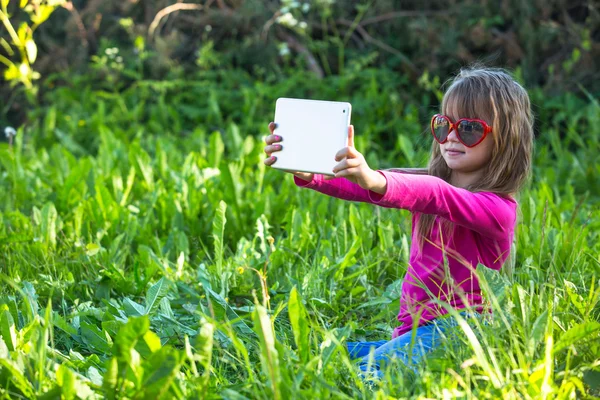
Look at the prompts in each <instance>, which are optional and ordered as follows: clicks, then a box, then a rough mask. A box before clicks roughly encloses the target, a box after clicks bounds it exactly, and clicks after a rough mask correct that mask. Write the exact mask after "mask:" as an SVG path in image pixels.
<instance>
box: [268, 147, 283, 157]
mask: <svg viewBox="0 0 600 400" xmlns="http://www.w3.org/2000/svg"><path fill="white" fill-rule="evenodd" d="M281 149H283V147H282V146H281V145H280V144H273V145H268V146H265V149H264V150H265V153H267V155H268V156H270V155H271V153H275V152H276V151H281Z"/></svg>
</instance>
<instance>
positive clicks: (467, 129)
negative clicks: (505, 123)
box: [431, 114, 492, 147]
mask: <svg viewBox="0 0 600 400" xmlns="http://www.w3.org/2000/svg"><path fill="white" fill-rule="evenodd" d="M453 129H455V130H456V137H457V138H458V140H459V141H460V142H461V143H462V144H464V145H465V146H467V147H475V146H477V145H478V144H479V143H481V141H482V140H483V139H485V136H486V135H487V134H488V133H490V132H491V131H492V127H491V126H489V125H488V124H487V123H486V122H485V121H484V120H481V119H470V118H461V119H459V120H458V121H456V123H454V122H452V120H451V119H450V117H448V116H446V115H443V114H435V115H434V116H433V118H431V134H432V135H433V137H434V138H435V140H437V141H438V143H439V144H443V143H446V141H447V140H448V135H449V134H450V132H452V130H453Z"/></svg>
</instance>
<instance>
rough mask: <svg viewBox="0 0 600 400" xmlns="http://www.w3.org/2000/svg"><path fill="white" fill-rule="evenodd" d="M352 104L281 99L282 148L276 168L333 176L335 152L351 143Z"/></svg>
mask: <svg viewBox="0 0 600 400" xmlns="http://www.w3.org/2000/svg"><path fill="white" fill-rule="evenodd" d="M351 112H352V106H351V105H350V103H345V102H338V101H322V100H304V99H290V98H279V99H277V103H276V105H275V119H274V122H275V124H276V128H275V132H274V134H275V135H279V136H281V137H282V141H281V145H282V150H281V151H278V152H277V153H275V155H276V157H277V161H275V163H274V164H273V165H272V167H273V168H277V169H282V170H287V171H300V172H311V173H317V174H323V175H330V176H333V175H334V174H333V172H332V170H333V167H335V165H336V164H337V163H338V161H335V154H336V153H337V152H338V151H339V150H341V149H342V148H344V147H345V146H347V144H348V127H349V126H350V114H351Z"/></svg>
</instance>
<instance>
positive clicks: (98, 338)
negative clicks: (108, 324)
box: [81, 322, 112, 353]
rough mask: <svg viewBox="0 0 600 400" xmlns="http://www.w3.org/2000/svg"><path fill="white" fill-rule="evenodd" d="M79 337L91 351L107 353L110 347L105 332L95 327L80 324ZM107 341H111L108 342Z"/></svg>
mask: <svg viewBox="0 0 600 400" xmlns="http://www.w3.org/2000/svg"><path fill="white" fill-rule="evenodd" d="M81 336H82V337H83V339H84V342H86V343H87V344H88V345H89V346H90V347H91V348H92V349H94V350H95V351H97V352H99V353H108V352H110V350H111V347H112V343H111V342H112V340H111V339H110V337H107V334H106V333H105V331H101V330H100V329H98V327H97V326H96V325H92V324H88V323H87V322H82V323H81ZM109 340H111V341H110V342H109Z"/></svg>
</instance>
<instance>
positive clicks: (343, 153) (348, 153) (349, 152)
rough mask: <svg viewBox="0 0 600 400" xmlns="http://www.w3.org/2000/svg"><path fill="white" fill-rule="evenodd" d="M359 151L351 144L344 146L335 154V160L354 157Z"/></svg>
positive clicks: (358, 154)
mask: <svg viewBox="0 0 600 400" xmlns="http://www.w3.org/2000/svg"><path fill="white" fill-rule="evenodd" d="M359 156H360V153H359V152H358V150H356V149H355V148H354V147H352V146H346V147H344V148H343V149H341V150H340V151H338V152H337V153H336V154H335V161H340V160H342V159H344V158H356V157H359Z"/></svg>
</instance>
